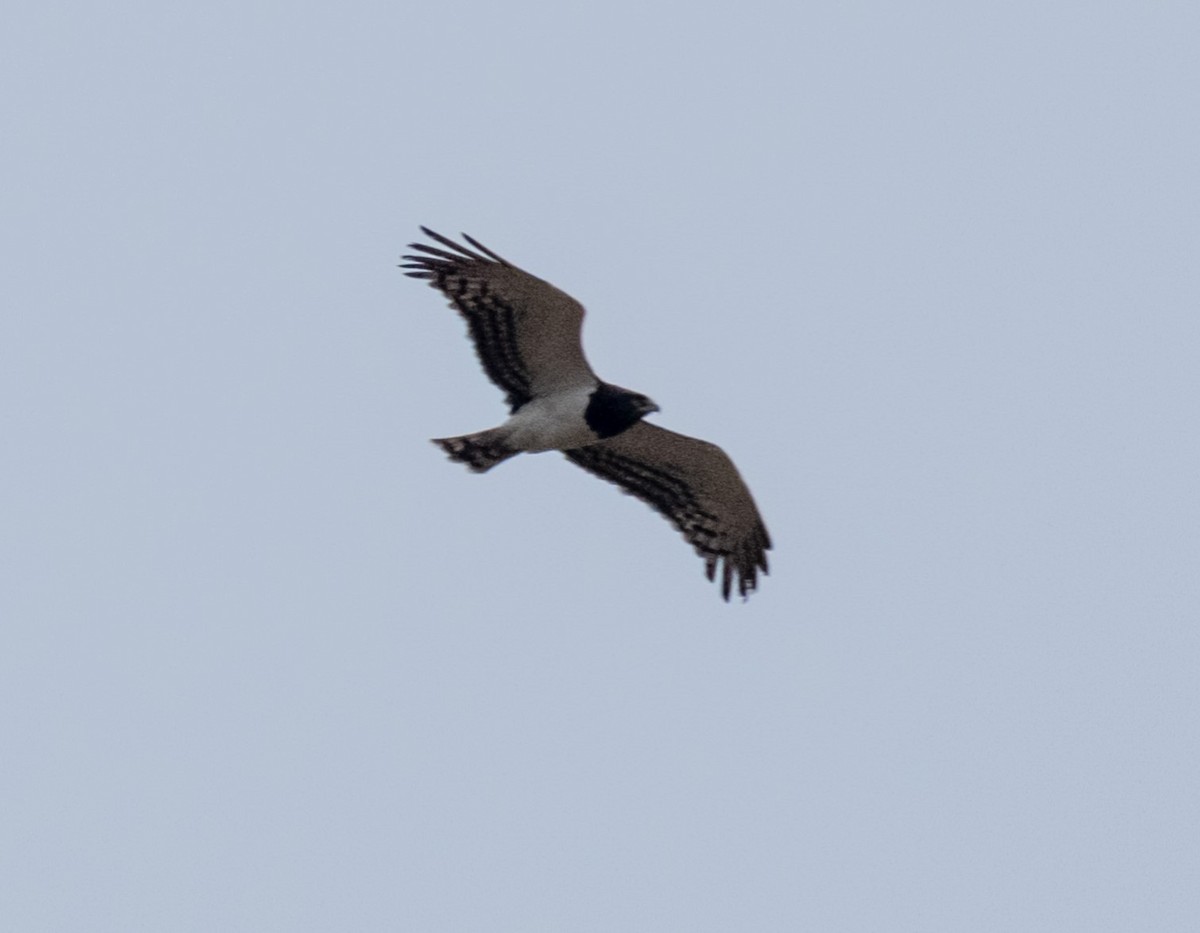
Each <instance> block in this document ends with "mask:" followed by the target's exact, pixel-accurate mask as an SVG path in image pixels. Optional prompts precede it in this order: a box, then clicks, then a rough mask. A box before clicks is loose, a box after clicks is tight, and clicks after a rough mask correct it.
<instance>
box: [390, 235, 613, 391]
mask: <svg viewBox="0 0 1200 933" xmlns="http://www.w3.org/2000/svg"><path fill="white" fill-rule="evenodd" d="M421 230H422V232H424V233H425V235H426V236H428V237H429V238H430V239H432V240H434V241H435V242H437V243H440V244H441V246H443V247H446V248H445V249H442V248H439V247H437V246H429V245H427V244H425V243H412V244H410V246H411V248H412V249H414V250H417V251H418V252H419V253H420V254H421V255H409V256H405V257H403V258H404V260H405V262H404V264H403V265H402V267H401V268H403V269H406V270H408V271H406V272H405V275H409V276H412V277H413V278H416V279H427V280H428V281H429V284H430V285H431V286H432V287H433V288H436V289H437V290H438V291H440V292H441V293H442V294H444V295H445V296H446V297H447V298H448V299H450V305H451V307H454V308H457V309H458V311H459V313H460V314H461V315H462V316H463V317H464V318H465V319H466V322H467V327H468V329H469V330H470V334H471V339H472V340H473V341H474V343H475V352H476V353H477V354H478V355H479V362H480V363H481V364H482V365H483V370H484V372H485V373H487V375H488V378H489V379H491V380H492V382H494V383H495V384H496V385H498V386H499V387H500V388H501V389H503V390H504V392H505V394H506V395H507V397H508V404H509V406H510V407H511V408H512V410H513V411H516V410H517V409H518V408H520V407H521V406H522V405H524V404H525V403H526V402H528V401H529V400H530V399H531V398H533V397H534V396H537V395H547V394H550V393H553V392H556V391H559V390H562V389H569V388H573V387H575V386H582V385H588V384H594V383H595V382H596V374H595V373H594V372H592V368H591V367H590V366H589V365H588V362H587V359H586V358H585V357H584V355H583V345H582V343H581V342H580V331H581V329H582V327H583V305H581V304H580V303H579V302H578V301H576V300H575V299H574V298H572V297H571V296H570V295H568V294H567V293H566V292H562V291H560V290H559V289H557V288H555V287H554V286H553V285H551V284H550V283H549V282H545V281H543V280H542V279H539V278H538V277H537V276H534V275H530V274H529V273H528V272H526V271H525V270H523V269H518V268H517V267H516V266H514V265H512V264H511V263H510V262H508V261H507V260H505V259H503V258H502V257H500V256H497V255H496V254H495V253H493V252H492V251H491V250H490V249H488V248H487V247H486V246H484V245H483V244H481V243H479V242H478V241H477V240H473V239H471V237H469V236H467V235H466V234H463V238H464V239H465V240H466V241H467V242H468V243H470V244H471V246H473V247H474V248H475V249H474V250H472V249H468V248H467V247H465V246H462V245H461V244H459V243H455V242H454V241H453V240H451V239H449V238H447V237H444V236H442V235H441V234H440V233H434V232H433V231H432V230H430V229H428V228H426V227H422V228H421Z"/></svg>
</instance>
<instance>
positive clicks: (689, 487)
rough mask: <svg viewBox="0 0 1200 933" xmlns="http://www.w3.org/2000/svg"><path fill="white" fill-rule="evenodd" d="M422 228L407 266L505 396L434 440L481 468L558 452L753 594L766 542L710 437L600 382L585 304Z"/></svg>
mask: <svg viewBox="0 0 1200 933" xmlns="http://www.w3.org/2000/svg"><path fill="white" fill-rule="evenodd" d="M421 230H422V231H423V232H424V233H425V234H426V236H428V237H430V239H432V240H433V241H435V242H436V243H438V244H439V246H430V245H428V244H424V243H413V244H412V248H413V249H414V250H416V251H417V253H418V254H414V255H408V256H405V257H404V259H405V263H404V265H403V268H404V269H405V270H406V274H407V275H410V276H412V277H413V278H418V279H425V280H427V281H428V282H429V284H430V285H431V286H433V287H434V288H436V289H438V290H439V291H441V292H442V293H443V294H444V295H445V296H446V297H447V298H448V299H449V301H450V304H451V306H452V307H454V308H456V309H457V310H458V312H459V313H460V314H461V315H462V316H463V318H464V319H465V320H466V322H467V328H468V331H469V332H470V336H471V339H472V340H473V341H474V343H475V350H476V353H477V354H478V356H479V361H480V363H481V364H482V366H483V370H484V372H485V373H487V375H488V377H489V378H490V379H491V380H492V382H494V383H495V384H496V385H497V386H499V387H500V388H501V389H502V390H503V391H504V393H505V395H506V397H507V400H508V404H509V408H510V411H511V417H510V418H509V419H508V421H506V422H505V423H504V424H503V425H500V426H499V427H496V428H491V429H489V430H487V431H480V432H477V433H475V434H467V435H462V436H460V437H452V438H440V439H438V440H435V441H434V443H436V444H438V445H439V446H441V447H442V449H443V450H444V451H445V452H446V453H447V454H448V455H449V456H450V458H451V459H453V460H457V461H460V462H463V463H465V464H467V465H468V466H469V467H470V468H471V469H472V470H474V471H476V472H479V473H482V472H486V471H487V470H489V469H491V468H492V467H493V466H495V465H496V464H498V463H501V462H503V461H504V460H507V459H508V458H510V457H512V456H514V455H516V454H517V453H521V452H524V451H528V452H538V451H545V450H561V451H562V452H563V454H564V455H566V457H567V458H568V459H569V460H571V461H572V462H574V463H576V464H578V465H579V466H581V467H583V468H584V469H585V470H587V471H588V472H590V473H593V474H595V475H596V476H599V477H601V478H602V479H605V480H608V481H609V482H611V483H615V484H616V485H617V486H619V487H621V488H622V489H623V490H624V491H625V492H627V493H630V494H631V495H634V496H637V497H638V498H639V499H641V500H643V501H644V502H646V503H648V504H649V505H650V506H651V507H653V508H654V509H655V510H657V511H658V512H659V513H661V514H662V515H664V516H665V517H666V518H667V519H668V520H669V521H670V522H671V523H672V524H673V525H674V526H675V527H676V528H677V529H678V530H679V531H680V532H681V533H682V534H683V536H684V539H685V540H687V541H688V543H689V544H691V545H692V547H693V548H695V549H696V552H697V553H698V554H699V555H700V556H701V557H702V558H703V559H704V567H705V573H706V574H707V576H708V579H709V580H713V579H715V578H716V575H717V571H718V569H720V572H721V582H720V586H721V594H722V596H724V598H725V599H726V600H728V599H729V597H730V594H731V593H732V592H733V589H734V586H735V582H736V589H737V592H738V594H739V595H741V596H742V597H746V596H748V595H749V594H750V593H751V592H753V591H754V589H755V588H756V586H757V584H758V572H759V571H760V570H761V571H762V572H763V573H764V574H765V573H766V572H767V554H766V552H767V550H768V549H769V548H770V547H771V539H770V536H769V535H768V534H767V529H766V526H765V525H764V524H763V521H762V517H761V516H760V515H759V513H758V508H757V507H756V506H755V504H754V499H753V498H752V497H751V495H750V490H749V489H748V488H747V487H746V484H745V483H744V482H743V481H742V478H741V476H740V474H739V473H738V471H737V468H736V467H735V466H734V465H733V461H732V460H730V459H729V457H727V456H726V455H725V452H724V451H722V450H721V448H719V447H717V446H716V445H715V444H710V443H708V442H707V441H702V440H698V439H696V438H694V437H686V436H685V435H683V434H676V433H675V432H673V431H668V430H666V429H665V428H660V427H658V426H656V425H653V424H649V423H648V422H645V421H643V420H642V418H643V417H644V416H645V415H647V414H650V413H651V412H655V411H658V406H657V405H655V404H654V403H653V402H651V401H650V400H649V399H648V398H646V397H645V396H644V395H641V394H639V393H637V392H631V391H629V390H628V389H622V388H620V387H619V386H614V385H610V384H609V383H606V382H604V381H602V380H601V379H600V378H599V377H598V376H597V375H596V374H595V372H593V370H592V368H591V366H589V365H588V362H587V359H586V358H585V357H584V354H583V346H582V344H581V341H580V331H581V329H582V326H583V315H584V310H583V306H582V305H581V304H580V303H579V302H577V301H576V300H575V299H574V298H572V297H571V296H570V295H567V294H566V293H565V292H562V291H560V290H559V289H557V288H555V287H554V286H553V285H551V284H550V283H549V282H545V281H543V280H542V279H539V278H537V277H536V276H534V275H531V274H530V273H528V272H525V271H524V270H523V269H519V268H517V267H516V266H514V265H513V264H512V263H510V262H508V261H507V260H505V259H504V258H502V257H501V256H499V255H497V254H496V253H494V252H492V251H491V250H490V249H488V248H487V247H486V246H484V245H483V244H482V243H480V242H478V241H477V240H473V239H472V238H471V237H469V236H466V235H465V234H464V235H463V238H464V239H465V240H466V241H467V243H469V244H470V247H472V248H468V247H466V246H462V245H460V244H458V243H455V242H454V241H453V240H451V239H449V238H447V237H444V236H442V235H441V234H438V233H434V232H433V231H432V230H429V229H427V228H425V227H422V228H421Z"/></svg>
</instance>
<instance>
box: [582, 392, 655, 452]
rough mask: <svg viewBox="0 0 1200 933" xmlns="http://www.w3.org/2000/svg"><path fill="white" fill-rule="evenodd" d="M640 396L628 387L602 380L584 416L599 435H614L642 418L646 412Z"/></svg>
mask: <svg viewBox="0 0 1200 933" xmlns="http://www.w3.org/2000/svg"><path fill="white" fill-rule="evenodd" d="M639 398H640V397H639V396H638V395H636V394H635V393H633V392H630V391H628V390H627V389H622V388H620V387H618V386H614V385H609V384H608V383H607V382H602V383H600V385H599V387H597V389H596V391H595V392H593V393H592V394H591V397H590V398H589V399H588V405H587V408H586V409H585V410H584V412H583V418H584V420H585V421H586V422H587V425H588V427H589V428H591V429H592V430H593V431H595V432H596V434H597V435H598V436H599V437H601V438H606V437H614V436H616V435H617V434H620V433H621V432H622V431H624V430H626V429H628V428H632V427H633V426H634V425H635V424H637V423H638V422H639V421H641V420H642V416H643V415H644V414H645V413H646V412H645V409H644V408H643V407H642V405H640V404H639V402H638V399H639Z"/></svg>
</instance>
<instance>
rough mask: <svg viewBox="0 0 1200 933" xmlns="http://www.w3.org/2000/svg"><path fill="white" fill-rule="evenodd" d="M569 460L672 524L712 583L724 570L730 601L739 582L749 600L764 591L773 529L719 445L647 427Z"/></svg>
mask: <svg viewBox="0 0 1200 933" xmlns="http://www.w3.org/2000/svg"><path fill="white" fill-rule="evenodd" d="M563 453H564V454H566V456H567V458H568V459H570V460H572V461H574V462H575V463H577V464H579V466H581V467H583V468H584V469H585V470H587V471H588V472H589V473H594V474H595V475H596V476H599V477H600V478H601V479H606V480H608V481H609V482H610V483H616V484H617V485H618V486H620V487H621V488H622V489H623V490H624V491H625V492H627V493H630V494H631V495H634V496H637V497H638V498H639V499H641V500H643V501H644V502H647V503H649V504H650V506H651V507H653V508H654V509H657V510H658V511H659V512H661V513H662V514H663V515H664V516H666V517H667V519H668V520H669V521H670V522H671V524H673V525H674V526H675V527H676V528H678V529H679V531H681V532H682V533H683V537H684V538H685V539H686V540H687V541H688V543H689V544H691V545H692V547H694V548H695V549H696V553H698V554H699V555H700V556H701V557H703V558H704V569H705V573H706V574H707V575H708V579H710V580H712V579H713V578H714V577H715V575H716V572H717V565H718V563H720V564H721V594H722V595H723V596H724V597H725V599H726V600H728V599H729V592H730V589H731V587H732V583H733V579H734V576H735V575H736V577H737V590H738V593H739V594H740V595H741V596H743V597H744V596H747V595H749V594H750V593H751V592H752V591H753V590H754V588H755V587H756V585H757V583H758V571H759V570H762V572H763V573H764V574H765V573H766V572H767V553H766V552H767V550H768V549H769V548H770V547H771V538H770V536H769V535H768V534H767V528H766V526H765V525H764V524H763V521H762V517H761V516H760V515H759V514H758V508H757V507H756V506H755V505H754V499H753V498H752V497H751V496H750V490H749V489H747V488H746V484H745V483H744V482H743V481H742V477H741V476H740V475H739V474H738V471H737V468H736V467H735V466H734V465H733V461H732V460H730V459H729V457H728V456H726V454H725V452H724V451H723V450H721V448H720V447H718V446H716V445H715V444H710V443H708V442H707V441H701V440H697V439H696V438H694V437H687V436H685V435H683V434H676V433H675V432H674V431H668V430H666V429H665V428H660V427H658V426H657V425H653V424H649V423H647V422H645V421H642V422H639V423H638V424H635V425H634V426H633V427H632V428H630V429H629V430H627V431H622V432H621V433H620V434H618V435H616V436H615V437H610V438H608V439H607V440H604V441H601V442H599V443H598V444H591V445H589V446H587V447H579V448H576V449H574V450H564V451H563Z"/></svg>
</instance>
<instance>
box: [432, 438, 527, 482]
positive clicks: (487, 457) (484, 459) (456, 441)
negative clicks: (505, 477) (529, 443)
mask: <svg viewBox="0 0 1200 933" xmlns="http://www.w3.org/2000/svg"><path fill="white" fill-rule="evenodd" d="M505 433H506V432H505V431H503V430H502V429H501V428H491V429H490V430H487V431H480V432H478V433H477V434H464V435H462V436H461V437H435V438H434V439H433V442H434V443H435V444H437V445H438V446H439V447H440V448H442V450H444V451H446V453H447V455H449V457H450V459H451V460H457V461H458V462H459V463H465V464H466V465H467V466H469V467H470V468H471V469H472V470H473V471H474V472H476V473H486V472H487V471H488V470H490V469H491V468H492V467H494V466H495V465H496V464H497V463H501V462H502V461H504V460H507V459H508V458H509V457H515V456H516V455H517V454H519V453H520V452H521V451H519V450H513V449H512V448H511V447H509V446H508V444H506V443H505Z"/></svg>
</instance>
